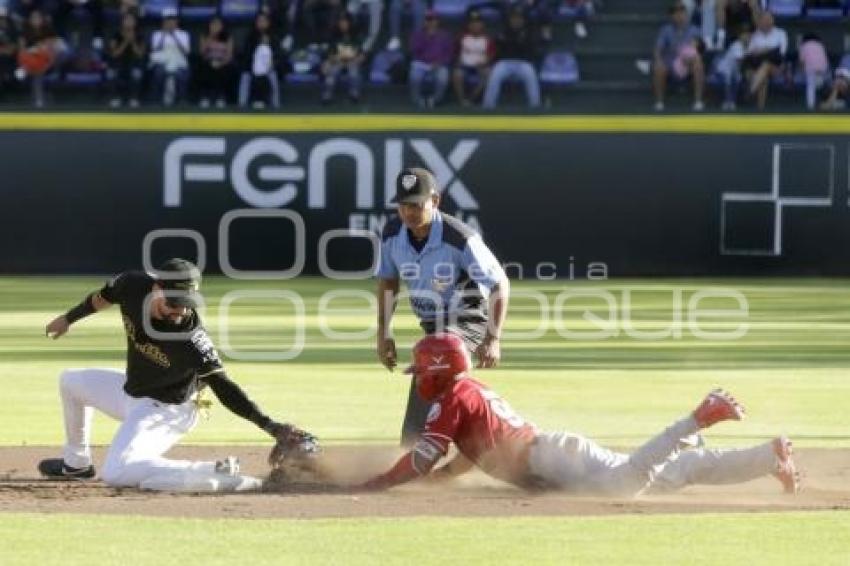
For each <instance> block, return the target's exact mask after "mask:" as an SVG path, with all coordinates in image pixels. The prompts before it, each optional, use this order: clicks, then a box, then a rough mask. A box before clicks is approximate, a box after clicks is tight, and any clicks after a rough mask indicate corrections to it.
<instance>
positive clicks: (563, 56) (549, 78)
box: [540, 51, 579, 85]
mask: <svg viewBox="0 0 850 566" xmlns="http://www.w3.org/2000/svg"><path fill="white" fill-rule="evenodd" d="M578 81H579V71H578V62H577V61H576V58H575V56H573V54H572V53H569V52H567V51H553V52H552V53H549V54H548V55H546V57H545V58H544V59H543V63H542V64H541V65H540V82H542V83H544V84H549V85H570V84H575V83H577V82H578Z"/></svg>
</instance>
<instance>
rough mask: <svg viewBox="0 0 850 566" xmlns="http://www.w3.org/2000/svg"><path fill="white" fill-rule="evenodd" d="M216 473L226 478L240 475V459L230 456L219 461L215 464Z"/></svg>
mask: <svg viewBox="0 0 850 566" xmlns="http://www.w3.org/2000/svg"><path fill="white" fill-rule="evenodd" d="M215 473H217V474H224V475H226V476H236V475H239V458H237V457H236V456H228V457H227V458H225V459H224V460H219V461H218V462H216V463H215Z"/></svg>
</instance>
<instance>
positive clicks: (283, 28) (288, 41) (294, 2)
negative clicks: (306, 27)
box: [260, 0, 300, 51]
mask: <svg viewBox="0 0 850 566" xmlns="http://www.w3.org/2000/svg"><path fill="white" fill-rule="evenodd" d="M298 8H299V1H298V0H266V1H264V2H263V3H262V6H261V8H260V11H262V12H265V13H266V15H267V16H268V17H269V20H270V21H271V22H272V31H273V32H274V35H275V36H276V37H281V38H283V39H281V41H280V49H281V50H282V51H291V50H292V48H293V47H294V46H295V32H296V23H297V22H298V18H299V16H300V11H299V9H298Z"/></svg>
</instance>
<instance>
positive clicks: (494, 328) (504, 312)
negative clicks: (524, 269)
mask: <svg viewBox="0 0 850 566" xmlns="http://www.w3.org/2000/svg"><path fill="white" fill-rule="evenodd" d="M510 294H511V283H510V281H508V279H507V277H506V278H504V279H502V281H500V282H499V284H498V285H496V286H495V287H493V290H492V292H491V293H490V299H489V301H488V310H489V311H490V321H489V322H488V324H487V334H488V335H490V336H492V337H493V338H498V339H501V338H502V327H503V326H504V324H505V319H506V318H507V316H508V302H509V300H510Z"/></svg>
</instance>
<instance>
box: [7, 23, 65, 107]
mask: <svg viewBox="0 0 850 566" xmlns="http://www.w3.org/2000/svg"><path fill="white" fill-rule="evenodd" d="M58 42H59V38H58V37H57V36H56V33H55V32H54V31H53V27H52V26H51V25H50V23H48V21H47V18H46V17H45V16H44V15H43V14H42V13H41V12H40V11H39V10H33V11H31V12H30V13H29V17H28V18H27V22H26V24H24V28H23V30H22V32H21V36H20V37H19V38H18V65H19V67H18V69H17V70H16V71H15V76H17V77H18V78H19V79H21V80H24V79H26V78H29V80H30V86H31V89H32V101H33V104H34V105H35V106H36V108H41V107H43V106H44V75H45V74H46V73H47V72H48V71H49V70H50V69H51V68H52V67H53V65H54V63H55V62H56V55H57V51H58V49H59V46H58Z"/></svg>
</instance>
